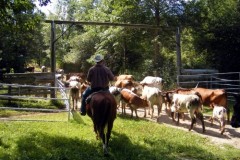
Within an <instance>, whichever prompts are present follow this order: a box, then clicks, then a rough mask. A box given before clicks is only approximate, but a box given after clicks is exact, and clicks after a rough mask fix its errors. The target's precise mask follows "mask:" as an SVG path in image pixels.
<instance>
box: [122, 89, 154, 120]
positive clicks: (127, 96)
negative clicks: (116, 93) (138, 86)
mask: <svg viewBox="0 0 240 160" xmlns="http://www.w3.org/2000/svg"><path fill="white" fill-rule="evenodd" d="M121 99H122V100H123V101H122V103H123V104H122V105H123V106H125V103H127V104H128V105H129V107H130V109H131V117H133V110H134V111H135V114H136V117H138V115H137V109H138V108H143V109H144V110H145V112H144V117H146V108H148V107H149V101H148V100H145V99H142V98H141V97H140V96H138V95H137V94H135V93H133V92H132V91H131V90H129V89H126V88H124V89H122V90H121Z"/></svg>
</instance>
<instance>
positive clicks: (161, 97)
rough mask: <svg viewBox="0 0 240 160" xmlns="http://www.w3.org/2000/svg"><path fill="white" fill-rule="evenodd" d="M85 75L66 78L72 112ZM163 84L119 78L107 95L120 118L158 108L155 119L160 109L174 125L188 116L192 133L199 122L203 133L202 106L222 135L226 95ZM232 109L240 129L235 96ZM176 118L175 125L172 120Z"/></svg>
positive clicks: (152, 79) (154, 79)
mask: <svg viewBox="0 0 240 160" xmlns="http://www.w3.org/2000/svg"><path fill="white" fill-rule="evenodd" d="M85 78H86V77H85V76H84V74H79V73H75V74H74V73H72V74H68V75H67V78H66V81H65V84H66V86H67V87H69V88H70V96H71V100H72V106H73V108H72V109H74V110H77V103H78V102H80V99H81V95H82V93H83V92H84V90H85V89H86V88H87V86H88V85H89V84H88V82H87V81H86V80H85ZM163 84H164V81H163V79H162V78H160V77H153V76H147V77H145V78H144V79H143V80H142V81H141V82H136V81H135V80H134V77H133V76H132V75H119V76H117V77H116V79H115V82H114V83H113V84H111V85H110V88H109V91H110V93H112V95H113V96H114V98H115V100H116V102H117V105H118V109H120V108H121V109H122V114H126V111H125V109H126V108H127V107H128V108H130V110H131V117H133V113H134V112H135V115H136V117H138V114H137V110H138V109H139V108H142V109H144V117H146V116H147V111H148V114H149V115H150V117H151V118H153V116H154V106H157V115H158V116H160V114H161V112H162V106H163V105H164V106H165V108H166V112H167V113H168V115H169V116H170V117H171V118H172V120H173V121H174V122H176V123H177V124H178V123H179V117H180V116H181V117H182V118H184V113H188V114H189V116H190V118H191V125H190V127H189V130H191V129H192V128H193V126H194V124H195V123H196V118H198V119H199V120H200V121H201V123H202V131H203V132H205V125H204V116H203V113H202V112H203V105H204V106H208V107H210V108H211V109H213V114H212V116H211V118H210V119H209V120H210V121H211V123H213V120H214V119H216V120H217V121H218V122H219V124H220V133H221V134H223V133H224V129H225V121H227V122H229V123H230V109H229V106H228V103H227V92H226V91H225V90H224V89H207V88H198V87H196V88H188V89H183V88H177V89H174V90H168V91H164V90H163ZM234 97H235V99H236V102H235V105H234V107H233V109H234V110H233V116H232V118H231V125H232V126H233V127H240V111H239V110H240V96H239V95H235V96H234ZM176 117H177V121H176V120H175V118H176Z"/></svg>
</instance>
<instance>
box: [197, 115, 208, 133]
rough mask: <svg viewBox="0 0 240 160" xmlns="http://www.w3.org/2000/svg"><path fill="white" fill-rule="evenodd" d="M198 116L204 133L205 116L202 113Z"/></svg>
mask: <svg viewBox="0 0 240 160" xmlns="http://www.w3.org/2000/svg"><path fill="white" fill-rule="evenodd" d="M196 116H197V117H198V119H200V121H201V122H202V129H203V133H204V132H205V131H206V130H205V125H204V120H203V114H202V113H201V112H199V113H196Z"/></svg>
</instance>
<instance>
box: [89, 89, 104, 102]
mask: <svg viewBox="0 0 240 160" xmlns="http://www.w3.org/2000/svg"><path fill="white" fill-rule="evenodd" d="M100 92H109V91H108V90H104V89H102V90H99V91H96V92H93V93H92V94H90V95H89V96H88V97H87V98H86V105H88V104H89V103H90V101H91V99H92V96H94V95H95V94H97V93H100Z"/></svg>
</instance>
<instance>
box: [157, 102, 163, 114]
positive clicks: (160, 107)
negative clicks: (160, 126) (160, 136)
mask: <svg viewBox="0 0 240 160" xmlns="http://www.w3.org/2000/svg"><path fill="white" fill-rule="evenodd" d="M161 112H162V104H159V105H158V116H159V115H160V113H161Z"/></svg>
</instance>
